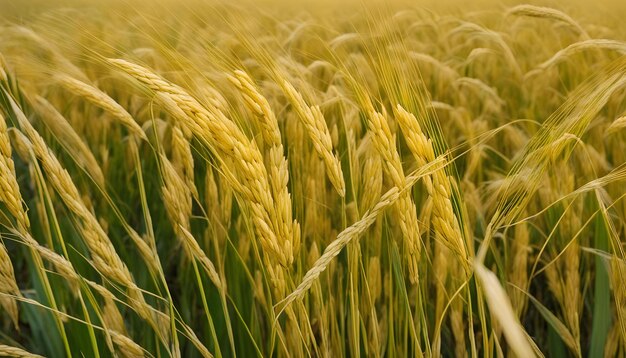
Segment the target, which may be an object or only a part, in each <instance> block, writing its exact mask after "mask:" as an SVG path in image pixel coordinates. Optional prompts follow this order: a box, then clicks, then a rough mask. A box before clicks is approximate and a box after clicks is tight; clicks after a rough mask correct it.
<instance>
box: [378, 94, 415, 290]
mask: <svg viewBox="0 0 626 358" xmlns="http://www.w3.org/2000/svg"><path fill="white" fill-rule="evenodd" d="M370 106H371V104H370ZM367 118H368V120H367V126H368V128H369V130H370V133H372V142H373V143H374V146H375V147H376V149H377V150H378V154H379V155H380V156H381V157H382V158H383V162H384V163H385V165H384V168H385V172H386V173H387V174H388V175H389V177H390V178H391V182H392V183H393V185H394V186H396V187H398V188H401V187H402V186H403V185H404V183H405V181H406V178H405V176H404V170H403V169H402V161H401V160H400V155H399V154H398V151H397V150H396V141H395V137H394V136H392V135H391V131H390V129H389V125H388V124H387V119H386V117H385V116H384V115H382V114H381V113H378V112H376V111H375V110H373V107H372V108H368V113H367ZM395 208H396V214H397V215H398V217H399V219H400V228H401V230H402V236H403V240H402V242H403V244H404V247H405V248H406V251H407V253H408V255H407V259H408V267H409V278H410V279H411V282H412V283H417V281H418V278H419V273H418V263H419V259H420V252H421V242H420V240H421V239H420V231H419V225H418V222H417V209H416V208H415V203H414V202H413V199H412V198H411V192H410V191H407V192H406V193H405V194H404V195H402V197H401V198H400V199H399V200H398V202H397V203H396V204H395Z"/></svg>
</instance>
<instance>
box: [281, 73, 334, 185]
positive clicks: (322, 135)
mask: <svg viewBox="0 0 626 358" xmlns="http://www.w3.org/2000/svg"><path fill="white" fill-rule="evenodd" d="M280 85H281V87H282V89H283V91H284V92H285V94H286V95H287V98H288V99H289V101H290V102H291V105H292V106H293V108H294V110H295V111H296V112H297V113H298V117H299V118H300V120H301V121H302V123H303V124H304V127H305V128H306V131H307V133H308V134H309V138H310V139H311V141H312V142H313V147H314V148H315V152H317V154H318V155H319V156H320V157H321V158H322V160H323V161H324V165H325V166H326V172H327V174H328V178H329V179H330V182H331V183H332V184H333V186H334V187H335V189H336V190H337V192H338V193H339V195H341V196H342V197H343V196H345V194H346V184H345V181H344V179H343V172H342V170H341V161H340V160H339V158H338V157H337V156H335V155H334V154H333V143H332V139H331V136H330V132H329V131H328V126H327V125H326V120H325V119H324V115H323V114H322V111H321V110H320V108H319V106H310V107H309V106H308V105H307V104H306V102H305V101H304V98H302V95H301V94H300V93H299V92H298V91H297V90H296V89H295V88H294V87H293V86H292V85H291V83H289V82H287V81H284V80H283V82H282V83H281V84H280Z"/></svg>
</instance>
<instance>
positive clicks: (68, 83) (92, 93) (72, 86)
mask: <svg viewBox="0 0 626 358" xmlns="http://www.w3.org/2000/svg"><path fill="white" fill-rule="evenodd" d="M54 79H55V80H56V81H57V82H58V83H59V84H60V85H61V86H63V88H65V89H66V90H67V91H69V92H70V93H72V94H74V95H76V96H80V97H82V98H84V99H86V100H87V101H89V102H91V103H92V104H93V105H95V106H98V107H100V108H102V109H103V110H105V111H107V112H108V113H110V114H111V115H112V116H113V117H115V118H116V119H117V120H119V121H120V123H122V125H123V126H125V127H126V128H127V129H128V131H129V132H130V133H132V134H133V135H135V136H137V137H138V138H141V139H144V140H147V137H146V134H145V133H144V132H143V130H142V129H141V127H140V126H139V125H138V124H137V122H135V120H134V119H133V117H132V116H131V115H130V114H129V113H128V112H127V111H126V110H125V109H124V107H122V106H120V105H119V104H118V103H117V102H115V100H114V99H113V98H111V97H109V95H108V94H106V93H104V92H103V91H101V90H100V89H98V88H96V87H94V86H92V85H89V84H87V83H85V82H82V81H79V80H77V79H75V78H72V77H70V76H68V75H65V74H58V75H55V76H54Z"/></svg>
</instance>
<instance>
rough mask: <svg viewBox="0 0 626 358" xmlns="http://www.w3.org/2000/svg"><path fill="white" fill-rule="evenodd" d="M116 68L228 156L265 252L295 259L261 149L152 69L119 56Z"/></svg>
mask: <svg viewBox="0 0 626 358" xmlns="http://www.w3.org/2000/svg"><path fill="white" fill-rule="evenodd" d="M109 62H110V63H111V64H113V65H114V66H115V67H117V68H119V69H121V70H123V71H125V72H126V73H128V74H129V75H131V76H132V77H133V78H135V79H136V80H138V81H140V82H141V83H142V84H144V85H145V86H147V87H148V88H150V89H151V90H153V91H154V92H156V94H157V98H158V99H159V100H160V101H161V103H162V104H163V105H164V106H165V107H166V108H167V109H168V110H169V111H171V112H172V113H173V114H174V115H175V116H176V118H178V120H180V122H181V123H182V124H183V126H184V127H185V128H187V129H188V130H189V131H190V132H193V133H194V134H195V135H196V136H198V137H199V138H200V139H201V140H202V142H203V144H205V145H207V146H208V147H209V148H211V149H213V150H215V151H217V152H218V153H219V154H220V155H221V156H222V157H224V158H229V159H230V160H231V163H232V166H233V167H234V173H233V172H231V171H230V170H228V168H226V167H224V166H223V169H225V170H224V171H223V173H224V174H225V176H226V178H227V179H228V181H229V184H230V185H231V186H232V187H233V188H234V190H235V191H237V192H238V193H239V194H240V195H241V196H242V197H243V198H245V199H246V201H247V202H248V204H249V207H250V209H251V214H252V222H253V224H254V227H255V230H256V232H257V235H258V237H259V239H260V241H261V245H262V246H263V249H264V251H265V252H266V253H267V254H268V255H270V256H271V257H273V258H275V259H276V260H278V262H280V263H281V264H282V265H284V266H288V265H289V264H290V263H291V262H292V261H293V247H292V246H291V242H290V241H288V240H284V238H278V237H277V233H278V232H279V231H278V230H277V229H276V228H277V227H278V224H277V215H276V213H275V208H274V204H273V200H272V195H271V189H270V185H269V183H268V176H267V171H266V169H265V167H264V165H263V159H262V156H261V153H260V152H259V149H258V148H257V147H256V145H254V143H253V142H251V141H250V140H249V139H248V138H246V136H245V135H244V133H243V132H242V131H241V130H240V129H239V128H238V127H237V125H236V124H235V123H234V122H233V121H231V120H230V119H228V118H227V117H226V115H225V114H224V113H223V112H222V111H221V110H219V109H218V108H214V107H213V108H205V107H203V106H201V105H200V104H199V103H198V101H197V100H195V99H194V98H193V97H191V96H190V95H189V94H188V93H187V92H185V91H184V90H183V89H182V88H181V87H179V86H176V85H173V84H171V83H169V82H167V81H165V80H164V79H162V78H161V77H159V76H157V75H155V74H154V73H152V72H150V71H149V70H147V69H145V68H143V67H141V66H138V65H135V64H132V63H130V62H128V61H124V60H120V59H109Z"/></svg>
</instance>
